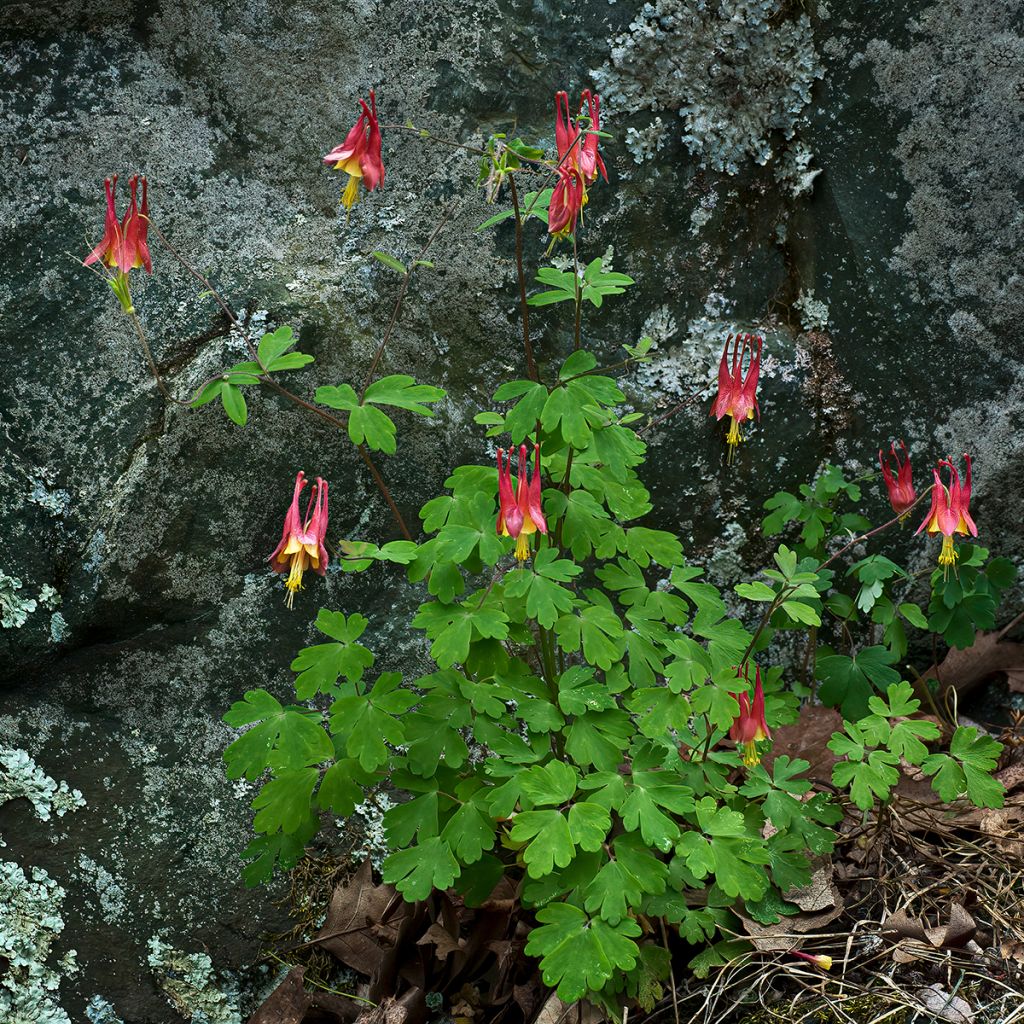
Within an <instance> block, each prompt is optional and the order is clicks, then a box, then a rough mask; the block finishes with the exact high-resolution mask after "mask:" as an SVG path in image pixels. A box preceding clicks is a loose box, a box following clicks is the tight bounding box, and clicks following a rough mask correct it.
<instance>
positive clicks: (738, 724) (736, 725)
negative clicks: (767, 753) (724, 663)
mask: <svg viewBox="0 0 1024 1024" xmlns="http://www.w3.org/2000/svg"><path fill="white" fill-rule="evenodd" d="M736 674H737V676H740V672H739V670H737V673H736ZM746 676H747V669H746V667H745V666H744V670H743V673H742V676H741V678H743V679H744V680H745V679H746ZM732 697H733V699H734V700H735V701H736V703H737V704H739V706H740V713H739V715H737V717H736V721H735V722H733V723H732V727H731V728H730V729H729V739H731V740H734V741H735V742H736V745H737V746H738V747H739V746H742V747H743V763H744V764H745V765H746V766H747V767H748V768H753V767H754V765H756V764H759V763H760V761H761V757H760V755H759V754H758V752H757V744H758V742H759V741H760V740H770V739H771V738H772V734H771V731H770V730H769V728H768V723H767V722H765V720H764V688H763V687H762V685H761V669H760V668H758V669H757V670H756V673H755V676H754V701H753V705H751V702H750V698H749V697H748V696H747V694H746V692H743V693H734V694H733V695H732Z"/></svg>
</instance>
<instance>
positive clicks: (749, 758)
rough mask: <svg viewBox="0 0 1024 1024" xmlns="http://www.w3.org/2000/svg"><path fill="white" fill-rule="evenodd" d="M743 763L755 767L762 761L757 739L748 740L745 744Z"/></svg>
mask: <svg viewBox="0 0 1024 1024" xmlns="http://www.w3.org/2000/svg"><path fill="white" fill-rule="evenodd" d="M743 763H744V764H745V765H746V766H747V767H748V768H753V767H755V766H756V765H759V764H760V763H761V755H760V754H759V753H758V752H757V743H756V741H755V740H748V741H747V742H746V743H744V744H743Z"/></svg>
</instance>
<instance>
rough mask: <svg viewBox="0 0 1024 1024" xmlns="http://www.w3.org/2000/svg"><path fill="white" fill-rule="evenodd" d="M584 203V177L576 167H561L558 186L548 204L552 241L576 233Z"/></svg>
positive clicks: (549, 228) (549, 229)
mask: <svg viewBox="0 0 1024 1024" xmlns="http://www.w3.org/2000/svg"><path fill="white" fill-rule="evenodd" d="M584 202H586V188H585V187H584V184H583V176H582V175H581V174H580V172H579V171H578V170H577V169H576V168H575V167H559V168H558V184H556V185H555V190H554V192H552V194H551V202H550V203H549V204H548V231H549V233H550V234H551V237H552V239H561V238H567V237H568V236H569V235H572V234H574V233H575V232H576V220H577V218H578V217H579V215H580V211H581V210H582V209H583V204H584Z"/></svg>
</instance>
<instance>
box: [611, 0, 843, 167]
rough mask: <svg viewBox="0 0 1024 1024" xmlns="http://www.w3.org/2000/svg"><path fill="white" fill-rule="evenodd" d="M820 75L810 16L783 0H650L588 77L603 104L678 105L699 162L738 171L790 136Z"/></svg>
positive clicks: (626, 107)
mask: <svg viewBox="0 0 1024 1024" xmlns="http://www.w3.org/2000/svg"><path fill="white" fill-rule="evenodd" d="M823 73H824V72H823V68H822V66H821V63H820V61H819V59H818V55H817V53H816V52H815V49H814V40H813V35H812V32H811V23H810V19H809V18H808V17H807V15H806V14H801V15H799V16H798V17H796V18H787V17H784V16H783V4H782V2H781V0H653V2H650V3H645V4H644V5H643V7H642V8H641V10H640V13H639V14H638V15H637V17H636V19H635V20H634V21H633V22H632V23H631V24H630V26H629V30H628V31H627V32H624V33H623V34H622V35H620V36H618V37H617V38H616V39H614V40H612V46H611V66H610V67H605V68H597V69H595V70H593V71H592V72H591V75H592V76H593V78H594V81H595V83H596V84H597V86H598V88H599V89H600V91H601V96H602V99H604V100H605V102H606V104H607V106H608V109H609V110H617V111H625V112H629V113H635V112H638V111H640V110H644V109H649V110H655V111H656V110H672V109H675V110H677V111H678V112H679V116H680V117H681V118H682V119H683V123H684V132H683V136H682V139H683V142H684V143H685V144H686V146H687V148H688V149H689V150H690V152H691V153H693V154H694V155H696V156H699V157H700V161H701V165H702V166H704V167H710V168H712V169H714V170H717V171H726V172H727V173H729V174H736V173H737V172H738V171H739V168H740V164H741V162H743V161H744V160H745V159H746V158H747V157H752V158H753V159H754V160H755V161H756V162H757V163H759V164H765V163H767V162H768V161H769V160H770V159H771V157H772V155H773V150H772V136H773V134H775V133H781V135H782V137H783V138H786V139H790V138H792V137H793V135H794V133H795V132H796V128H797V124H798V121H799V118H800V116H801V114H802V113H803V110H804V108H805V107H806V106H807V104H808V102H809V101H810V97H811V86H812V85H813V83H814V80H815V79H816V78H820V77H821V76H822V74H823ZM640 134H642V133H640V132H638V133H637V135H638V136H639V135H640ZM635 158H636V154H634V159H635Z"/></svg>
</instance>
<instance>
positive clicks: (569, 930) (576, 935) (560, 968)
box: [526, 903, 641, 1003]
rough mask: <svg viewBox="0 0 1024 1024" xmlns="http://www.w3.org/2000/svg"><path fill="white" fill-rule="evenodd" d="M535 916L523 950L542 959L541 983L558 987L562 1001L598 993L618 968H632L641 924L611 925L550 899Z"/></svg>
mask: <svg viewBox="0 0 1024 1024" xmlns="http://www.w3.org/2000/svg"><path fill="white" fill-rule="evenodd" d="M537 920H538V921H539V922H540V926H539V927H537V928H534V929H533V930H532V931H531V932H530V936H529V939H528V940H527V943H526V953H527V954H528V955H530V956H539V957H541V962H540V967H541V971H542V972H543V977H544V984H545V985H549V986H551V987H552V988H556V989H557V992H558V997H559V999H561V1000H562V1001H563V1002H566V1003H573V1002H576V1001H577V1000H578V999H582V998H583V997H584V996H585V995H586V994H587V993H588V992H597V991H599V990H600V989H601V988H603V987H604V985H605V983H606V982H607V981H609V980H610V979H611V978H613V977H615V975H616V974H617V973H618V972H620V971H631V970H632V969H633V968H634V967H635V966H636V961H637V956H638V955H639V950H638V948H637V945H636V943H635V942H633V941H632V940H633V939H634V938H635V937H637V936H638V935H640V934H641V928H640V925H638V924H637V923H636V921H634V920H632V918H625V919H624V920H622V921H620V922H619V923H618V924H615V925H612V924H609V923H608V922H607V921H602V920H601V919H600V918H591V917H589V916H588V915H587V914H586V913H585V912H584V911H582V910H580V909H579V907H574V906H572V905H571V904H568V903H553V904H551V905H550V906H547V907H544V908H543V909H542V910H539V911H538V912H537Z"/></svg>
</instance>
